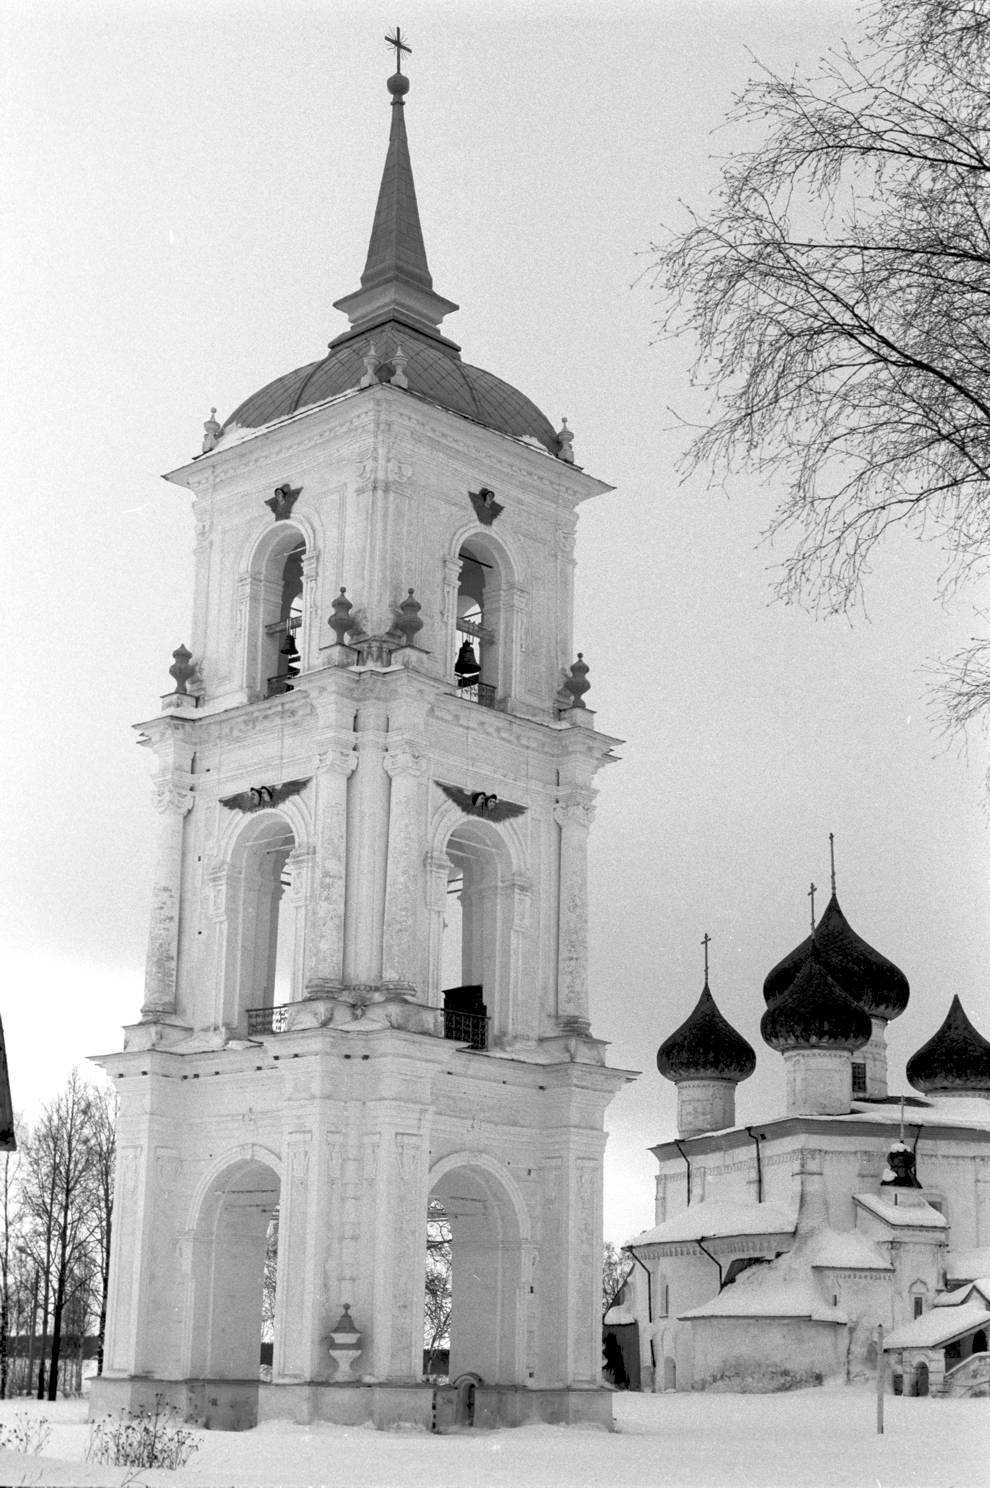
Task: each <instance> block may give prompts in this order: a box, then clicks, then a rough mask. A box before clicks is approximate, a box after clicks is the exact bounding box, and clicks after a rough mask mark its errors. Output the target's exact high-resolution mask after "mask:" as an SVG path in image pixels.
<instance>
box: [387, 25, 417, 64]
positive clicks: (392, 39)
mask: <svg viewBox="0 0 990 1488" xmlns="http://www.w3.org/2000/svg"><path fill="white" fill-rule="evenodd" d="M385 45H386V46H390V47H395V70H396V72H401V71H402V53H403V52H409V53H411V52H412V47H407V46H406V44H405V42H404V41H403V40H402V28H401V27H400V26H396V28H395V35H394V36H386V38H385Z"/></svg>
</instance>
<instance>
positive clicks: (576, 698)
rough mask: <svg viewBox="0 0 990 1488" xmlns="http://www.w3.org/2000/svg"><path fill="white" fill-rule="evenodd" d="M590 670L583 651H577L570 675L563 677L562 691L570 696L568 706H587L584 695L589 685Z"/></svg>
mask: <svg viewBox="0 0 990 1488" xmlns="http://www.w3.org/2000/svg"><path fill="white" fill-rule="evenodd" d="M590 670H591V668H590V667H589V666H588V663H587V662H586V661H585V659H584V653H583V652H582V651H579V652H578V655H577V661H576V662H575V663H574V664H573V666H572V667H571V671H570V676H568V677H565V678H564V691H565V692H566V693H567V695H568V696H569V698H570V703H569V704H568V706H569V707H571V708H586V707H587V706H588V705H587V703H586V702H585V701H584V695H585V693H586V692H587V691H588V689H589V687H590V686H591V683H590V682H589V681H588V673H589V671H590Z"/></svg>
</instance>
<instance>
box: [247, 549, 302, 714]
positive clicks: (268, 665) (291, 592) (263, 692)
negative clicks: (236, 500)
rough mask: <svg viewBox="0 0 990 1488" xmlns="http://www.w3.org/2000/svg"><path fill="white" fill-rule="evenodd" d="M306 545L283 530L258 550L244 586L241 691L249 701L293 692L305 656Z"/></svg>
mask: <svg viewBox="0 0 990 1488" xmlns="http://www.w3.org/2000/svg"><path fill="white" fill-rule="evenodd" d="M305 555H306V543H305V540H304V538H303V536H302V534H301V532H300V531H299V530H298V528H296V527H291V526H289V525H288V524H286V525H285V526H284V527H283V528H282V529H281V530H280V531H278V532H277V533H276V534H275V536H274V537H273V538H271V539H270V540H269V541H268V542H267V543H264V544H262V546H261V547H260V548H259V549H258V551H257V553H256V555H255V559H254V562H253V563H252V566H251V571H250V574H249V575H248V582H247V591H248V592H247V620H246V625H245V627H244V628H245V643H246V644H245V678H244V680H245V686H246V688H247V691H248V695H249V697H252V698H266V697H277V696H279V694H281V693H284V692H291V691H292V681H293V678H294V677H296V676H298V674H299V669H300V665H301V658H302V650H303V642H304V637H303V632H302V624H303V602H302V601H303V559H304V558H305Z"/></svg>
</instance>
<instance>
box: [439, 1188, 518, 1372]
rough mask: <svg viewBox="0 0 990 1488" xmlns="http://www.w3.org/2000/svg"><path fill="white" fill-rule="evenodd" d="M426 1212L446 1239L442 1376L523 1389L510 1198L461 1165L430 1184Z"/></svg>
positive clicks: (514, 1228) (514, 1227)
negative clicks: (445, 1344) (438, 1222)
mask: <svg viewBox="0 0 990 1488" xmlns="http://www.w3.org/2000/svg"><path fill="white" fill-rule="evenodd" d="M429 1212H430V1214H432V1215H433V1218H434V1220H436V1219H437V1218H438V1217H439V1215H441V1214H442V1216H443V1220H444V1222H445V1227H446V1231H447V1233H448V1234H449V1237H450V1239H449V1250H450V1267H449V1281H450V1295H449V1313H448V1321H447V1336H448V1338H449V1356H448V1363H447V1369H446V1370H445V1371H444V1372H445V1373H446V1375H447V1377H448V1378H449V1379H450V1380H451V1381H453V1382H455V1383H456V1382H457V1380H458V1379H460V1378H461V1377H462V1376H464V1375H467V1374H471V1375H473V1376H477V1377H479V1378H480V1379H481V1380H482V1381H483V1382H484V1383H485V1384H486V1385H487V1384H502V1385H515V1384H521V1383H523V1378H524V1369H523V1359H522V1339H523V1336H524V1328H523V1326H522V1323H523V1319H522V1316H521V1312H522V1306H521V1294H522V1236H521V1234H520V1228H519V1221H518V1217H517V1214H516V1210H515V1205H514V1204H513V1202H512V1199H511V1197H510V1195H509V1193H508V1192H507V1191H506V1189H505V1187H504V1186H503V1184H502V1183H501V1182H500V1180H499V1179H498V1178H497V1177H496V1176H495V1174H494V1173H492V1172H489V1171H488V1170H487V1169H486V1168H483V1167H481V1166H480V1165H479V1166H474V1165H472V1164H471V1163H469V1162H466V1163H465V1164H463V1165H459V1166H456V1167H453V1168H451V1169H450V1170H449V1171H446V1172H444V1173H443V1174H442V1175H441V1176H440V1177H438V1178H437V1179H436V1181H435V1182H434V1185H433V1188H432V1190H431V1193H430V1211H429ZM430 1222H431V1221H430V1219H429V1218H428V1220H427V1225H428V1229H429V1225H430Z"/></svg>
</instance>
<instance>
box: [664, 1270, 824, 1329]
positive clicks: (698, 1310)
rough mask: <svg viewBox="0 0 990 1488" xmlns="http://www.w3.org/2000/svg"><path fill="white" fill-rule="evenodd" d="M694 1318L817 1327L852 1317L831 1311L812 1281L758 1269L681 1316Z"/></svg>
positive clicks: (746, 1273) (742, 1276) (745, 1272)
mask: <svg viewBox="0 0 990 1488" xmlns="http://www.w3.org/2000/svg"><path fill="white" fill-rule="evenodd" d="M678 1316H679V1318H680V1319H681V1320H682V1321H683V1320H685V1319H694V1318H708V1317H713V1318H718V1317H763V1318H774V1317H779V1318H807V1319H809V1320H810V1321H811V1322H815V1323H846V1322H848V1321H849V1319H848V1316H847V1314H846V1313H844V1312H843V1311H842V1310H841V1309H840V1308H838V1307H830V1306H829V1305H828V1303H826V1302H825V1301H824V1299H823V1298H822V1296H821V1294H820V1292H819V1291H818V1288H817V1287H816V1286H815V1284H814V1282H813V1281H812V1280H811V1279H810V1278H802V1277H791V1276H783V1275H781V1274H780V1272H779V1270H777V1268H776V1267H774V1266H754V1267H753V1268H752V1270H750V1271H744V1272H743V1274H742V1275H741V1276H740V1277H739V1278H738V1279H737V1280H736V1281H735V1282H733V1284H732V1285H731V1286H727V1287H726V1288H725V1290H724V1291H721V1292H719V1294H718V1296H717V1297H712V1298H711V1300H710V1301H708V1302H703V1303H702V1304H701V1306H700V1307H694V1308H692V1309H691V1311H690V1312H682V1313H679V1314H678Z"/></svg>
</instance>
